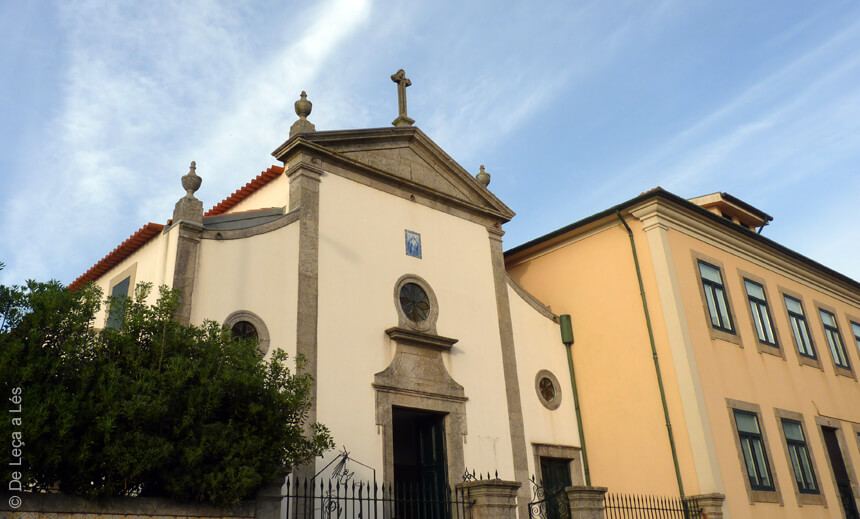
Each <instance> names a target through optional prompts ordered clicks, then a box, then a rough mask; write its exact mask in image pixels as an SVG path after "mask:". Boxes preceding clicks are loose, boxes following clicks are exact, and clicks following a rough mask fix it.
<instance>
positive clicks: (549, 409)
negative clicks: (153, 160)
mask: <svg viewBox="0 0 860 519" xmlns="http://www.w3.org/2000/svg"><path fill="white" fill-rule="evenodd" d="M508 298H509V300H510V302H511V322H512V324H513V330H514V344H515V345H516V352H517V371H518V372H519V379H520V393H521V395H520V398H521V400H522V404H523V422H524V426H525V436H526V445H527V447H526V448H527V450H528V462H529V474H533V475H535V476H536V477H537V478H541V474H540V466H539V457H540V456H541V455H543V456H547V457H565V458H566V456H573V462H572V464H571V480H572V482H573V484H574V485H582V484H584V479H583V473H582V460H581V453H580V452H575V450H576V449H579V448H580V447H581V445H580V441H579V433H578V430H577V422H576V410H575V407H574V400H573V387H572V386H571V383H570V376H569V374H568V373H569V372H568V369H567V352H566V351H565V345H564V344H562V342H561V333H560V331H559V325H558V324H557V323H555V322H554V321H553V320H551V319H549V318H547V317H546V316H545V315H542V314H541V313H539V312H538V311H537V310H535V309H534V308H533V307H532V306H531V305H530V304H529V303H528V302H527V301H525V300H524V299H523V298H522V297H520V295H519V294H518V293H517V292H516V291H515V290H514V288H513V287H511V286H510V285H509V286H508ZM546 372H549V374H547V373H546ZM544 377H546V378H549V379H550V380H551V381H552V383H553V385H554V386H555V395H554V398H553V399H551V400H547V399H545V398H542V397H541V395H540V394H539V387H538V381H539V380H540V379H542V378H544ZM549 448H554V450H552V451H550V449H549ZM552 454H554V455H555V456H552ZM566 459H570V458H566Z"/></svg>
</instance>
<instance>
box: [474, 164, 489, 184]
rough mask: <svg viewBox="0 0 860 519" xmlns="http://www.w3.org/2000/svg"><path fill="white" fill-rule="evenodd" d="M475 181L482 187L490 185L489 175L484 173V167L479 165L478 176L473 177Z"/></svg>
mask: <svg viewBox="0 0 860 519" xmlns="http://www.w3.org/2000/svg"><path fill="white" fill-rule="evenodd" d="M475 179H477V180H478V183H479V184H481V185H482V186H484V187H487V186H489V185H490V174H489V173H487V172H486V171H484V165H483V164H481V171H479V172H478V174H477V175H475Z"/></svg>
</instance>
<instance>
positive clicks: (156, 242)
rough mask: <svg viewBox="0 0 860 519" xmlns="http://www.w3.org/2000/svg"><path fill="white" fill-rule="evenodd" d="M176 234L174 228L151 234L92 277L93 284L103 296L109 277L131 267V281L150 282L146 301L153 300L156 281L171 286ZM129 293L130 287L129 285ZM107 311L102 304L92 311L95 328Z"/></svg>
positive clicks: (108, 290) (99, 325) (156, 289)
mask: <svg viewBox="0 0 860 519" xmlns="http://www.w3.org/2000/svg"><path fill="white" fill-rule="evenodd" d="M178 236H179V231H178V229H177V228H173V229H170V230H169V231H168V232H167V233H163V232H162V233H159V234H157V235H155V236H153V237H152V238H151V239H150V240H149V241H148V242H147V243H146V244H144V245H143V246H142V247H141V248H139V249H137V250H136V251H134V253H132V254H131V255H130V256H129V257H127V258H126V259H124V260H123V261H121V262H120V263H119V264H117V265H116V266H115V267H114V268H112V269H110V270H109V271H107V272H106V273H105V274H104V275H102V276H101V277H99V278H98V279H96V280H95V284H96V285H97V286H98V287H99V288H101V290H102V293H103V294H104V296H105V297H107V296H109V295H110V288H111V281H113V280H114V278H116V277H117V276H118V275H120V274H122V273H124V272H126V271H128V270H129V269H130V268H132V267H133V271H134V274H133V275H132V279H133V281H134V284H135V285H136V284H137V283H140V282H148V283H152V285H153V287H152V292H151V293H150V295H149V298H148V301H150V302H151V303H154V302H155V301H156V300H157V299H158V287H159V286H160V285H167V286H173V266H174V263H175V261H176V239H177V237H178ZM116 281H122V280H121V279H119V280H116ZM116 281H114V282H116ZM133 293H134V289H132V294H133ZM107 314H108V309H107V307H106V305H103V306H102V309H101V311H99V313H98V314H97V315H96V322H95V324H94V326H95V327H96V328H103V327H104V325H105V321H106V320H107Z"/></svg>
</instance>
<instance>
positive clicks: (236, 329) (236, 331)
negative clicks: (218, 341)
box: [231, 321, 257, 341]
mask: <svg viewBox="0 0 860 519" xmlns="http://www.w3.org/2000/svg"><path fill="white" fill-rule="evenodd" d="M231 331H232V333H233V338H234V339H252V340H255V341H256V340H257V328H255V327H254V325H253V324H251V323H249V322H248V321H239V322H238V323H236V324H234V325H233V328H232V329H231Z"/></svg>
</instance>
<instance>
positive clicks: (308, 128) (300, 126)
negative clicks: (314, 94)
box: [290, 90, 317, 137]
mask: <svg viewBox="0 0 860 519" xmlns="http://www.w3.org/2000/svg"><path fill="white" fill-rule="evenodd" d="M300 97H301V99H299V100H298V101H296V104H295V108H296V115H298V116H299V120H298V121H296V122H294V123H293V125H292V126H290V137H292V136H293V135H295V134H297V133H308V132H315V131H316V130H317V129H316V126H314V125H313V123H311V122H310V121H308V116H309V115H310V114H311V109H312V108H313V106H314V105H313V103H311V102H310V101H308V94H307V92H305V91H304V90H302V94H301V96H300Z"/></svg>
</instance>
